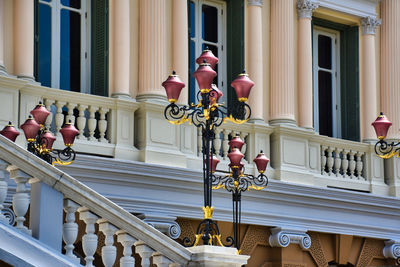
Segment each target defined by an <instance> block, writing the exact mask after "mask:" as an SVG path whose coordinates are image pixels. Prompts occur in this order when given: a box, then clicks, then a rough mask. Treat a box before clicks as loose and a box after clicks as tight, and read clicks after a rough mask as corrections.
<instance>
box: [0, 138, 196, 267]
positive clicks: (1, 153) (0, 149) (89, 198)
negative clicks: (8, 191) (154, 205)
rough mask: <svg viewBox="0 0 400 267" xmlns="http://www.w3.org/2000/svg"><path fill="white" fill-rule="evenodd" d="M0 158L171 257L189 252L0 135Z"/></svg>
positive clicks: (180, 259) (183, 260)
mask: <svg viewBox="0 0 400 267" xmlns="http://www.w3.org/2000/svg"><path fill="white" fill-rule="evenodd" d="M0 159H3V160H5V161H7V162H8V163H10V164H11V165H15V166H17V167H18V168H19V169H21V170H22V171H24V172H25V173H27V174H29V175H31V176H32V177H34V178H37V179H40V180H41V181H42V182H44V183H46V184H47V185H49V186H51V187H53V188H54V189H55V190H57V191H59V192H61V193H62V194H63V195H64V198H69V199H71V200H73V201H74V202H76V203H78V204H80V205H81V206H84V207H86V208H88V209H89V210H90V211H92V212H93V213H95V214H97V215H99V216H101V217H102V218H103V219H106V220H107V221H109V222H110V223H111V224H113V225H114V226H116V227H118V228H119V229H123V230H125V231H126V232H127V233H128V234H130V235H131V236H133V237H135V238H137V239H139V240H142V241H144V242H145V243H146V244H147V245H148V246H150V247H151V248H153V249H154V250H155V251H158V252H160V253H161V254H163V255H165V256H166V257H168V258H169V259H171V260H172V261H174V262H176V263H179V264H182V265H186V264H187V263H188V262H189V261H190V259H191V255H192V253H191V252H190V251H189V250H188V249H186V248H184V247H183V246H182V245H180V244H179V243H177V242H176V241H174V240H172V239H170V238H169V237H166V236H165V235H164V234H162V233H161V232H159V231H158V230H156V229H154V228H153V227H151V226H150V225H148V224H146V223H145V222H143V221H141V220H140V219H138V218H136V217H135V216H133V215H132V214H130V213H129V212H127V211H126V210H124V209H123V208H121V207H120V206H118V205H116V204H115V203H114V202H112V201H110V200H109V199H107V198H105V197H103V196H102V195H100V194H98V193H97V192H95V191H94V190H92V189H90V188H89V187H88V186H86V185H84V184H83V183H81V182H79V181H78V180H76V179H74V178H73V177H71V176H70V175H68V174H67V173H65V172H63V171H61V170H59V169H57V168H55V167H53V166H51V165H49V164H48V163H46V162H44V161H43V160H41V159H39V158H37V157H36V156H34V155H33V154H31V153H30V152H28V151H27V150H25V149H24V148H22V147H21V146H19V145H17V144H15V143H13V142H11V141H10V140H8V139H6V138H5V137H3V136H1V135H0Z"/></svg>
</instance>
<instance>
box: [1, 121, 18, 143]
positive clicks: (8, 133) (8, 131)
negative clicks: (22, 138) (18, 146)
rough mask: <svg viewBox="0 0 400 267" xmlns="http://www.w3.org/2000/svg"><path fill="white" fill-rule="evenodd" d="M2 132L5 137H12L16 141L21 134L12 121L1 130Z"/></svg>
mask: <svg viewBox="0 0 400 267" xmlns="http://www.w3.org/2000/svg"><path fill="white" fill-rule="evenodd" d="M0 134H1V135H3V136H4V137H6V138H8V139H10V140H11V141H13V142H15V139H16V138H17V136H18V135H19V132H18V131H17V129H15V127H14V125H12V123H11V121H9V122H8V124H7V125H6V126H5V127H4V128H3V130H1V131H0Z"/></svg>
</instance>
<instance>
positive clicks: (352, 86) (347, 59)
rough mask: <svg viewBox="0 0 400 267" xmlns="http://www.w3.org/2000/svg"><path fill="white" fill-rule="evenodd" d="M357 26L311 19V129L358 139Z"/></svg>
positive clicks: (335, 135)
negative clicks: (312, 125)
mask: <svg viewBox="0 0 400 267" xmlns="http://www.w3.org/2000/svg"><path fill="white" fill-rule="evenodd" d="M358 31H359V29H358V26H355V27H351V26H348V25H342V24H338V23H333V22H329V21H325V20H321V19H318V18H313V34H312V38H313V42H312V44H313V96H314V128H315V130H316V131H318V132H319V133H320V134H321V135H327V136H330V137H336V138H343V139H348V140H353V141H359V140H360V127H359V126H360V111H359V106H360V99H359V55H358V50H359V48H358V35H359V32H358Z"/></svg>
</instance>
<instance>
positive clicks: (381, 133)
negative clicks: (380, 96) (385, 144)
mask: <svg viewBox="0 0 400 267" xmlns="http://www.w3.org/2000/svg"><path fill="white" fill-rule="evenodd" d="M371 125H372V126H374V128H375V132H376V136H377V137H378V139H384V138H385V137H386V135H387V132H388V130H389V128H390V126H392V123H391V122H390V121H389V120H388V118H386V116H385V115H383V113H382V112H381V113H380V114H379V116H378V118H376V120H375V121H374V122H373V123H372V124H371Z"/></svg>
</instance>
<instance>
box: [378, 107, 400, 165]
mask: <svg viewBox="0 0 400 267" xmlns="http://www.w3.org/2000/svg"><path fill="white" fill-rule="evenodd" d="M372 126H373V127H374V129H375V132H376V136H377V137H378V139H379V141H378V142H376V144H375V153H376V154H377V155H378V156H379V157H381V158H383V159H389V158H391V157H393V156H394V155H399V151H400V142H391V143H388V142H387V141H386V140H385V138H386V135H387V132H388V131H389V128H390V126H392V123H391V122H390V121H389V120H388V118H386V116H385V115H383V113H382V112H381V113H380V114H379V116H378V118H377V119H376V120H375V121H374V122H373V123H372Z"/></svg>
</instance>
